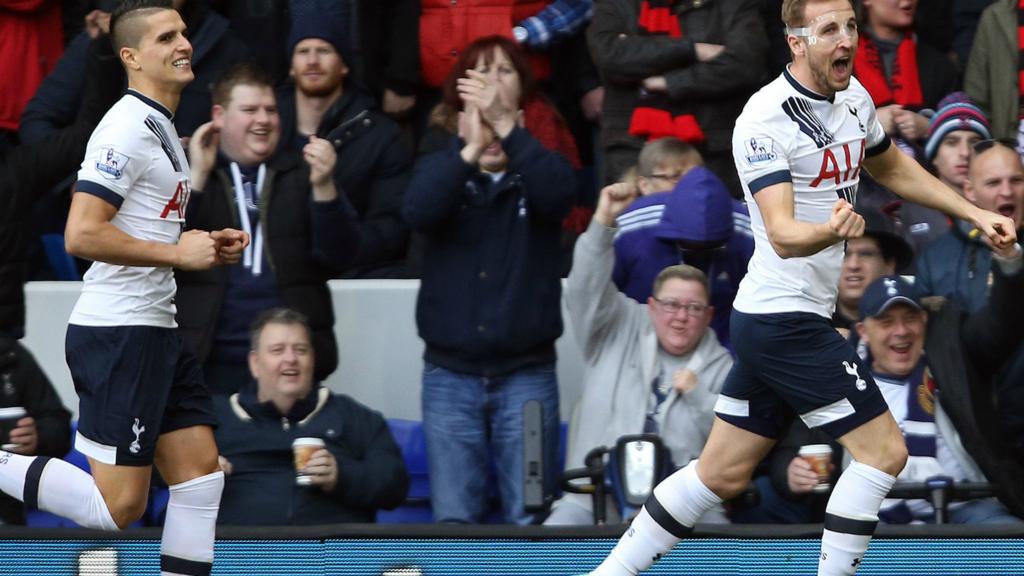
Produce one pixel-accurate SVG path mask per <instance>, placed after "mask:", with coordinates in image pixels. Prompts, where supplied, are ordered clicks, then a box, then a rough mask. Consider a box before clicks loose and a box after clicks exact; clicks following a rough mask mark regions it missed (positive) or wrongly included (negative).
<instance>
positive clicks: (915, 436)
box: [857, 249, 1024, 524]
mask: <svg viewBox="0 0 1024 576" xmlns="http://www.w3.org/2000/svg"><path fill="white" fill-rule="evenodd" d="M1013 253H1014V251H1013V250H1010V251H1007V252H1006V254H1007V256H1008V257H1009V261H1013V259H1014V257H1013ZM1015 259H1016V261H1017V263H1018V268H1019V263H1020V259H1021V256H1020V250H1019V249H1018V250H1017V251H1016V257H1015ZM1002 268H1003V270H1005V269H1007V267H1006V266H1003V267H1002ZM1020 275H1021V274H1020V272H1019V270H1018V271H1017V272H1016V273H1014V274H1012V275H1004V274H1000V278H999V280H997V281H998V282H1007V284H1010V285H1017V284H1019V277H1020ZM1015 277H1016V278H1015ZM1004 278H1006V279H1005V280H1004ZM1018 289H1019V288H1018ZM1001 292H1003V293H1007V292H1008V291H1007V290H1005V289H1004V290H1002V291H1001ZM1020 309H1021V306H1020V303H1019V302H1008V301H998V302H993V303H992V307H991V309H989V310H986V311H984V312H983V313H980V314H976V315H974V316H972V317H970V319H968V320H966V321H965V322H962V323H949V322H945V323H942V324H940V325H939V327H938V328H937V330H938V331H940V332H948V331H950V328H951V327H955V326H958V325H960V324H962V325H963V326H962V328H960V329H959V330H958V331H959V333H958V334H952V335H947V334H940V333H935V332H934V331H933V333H932V337H933V338H936V339H937V340H939V341H941V342H942V343H943V344H947V345H948V344H950V343H955V344H956V346H957V348H960V347H962V349H963V350H974V351H978V352H977V353H975V354H972V358H971V360H972V361H973V364H974V366H978V367H984V366H986V365H989V367H988V368H987V372H988V375H987V378H986V380H991V374H990V372H992V371H994V368H993V367H992V366H991V364H995V365H998V362H995V363H992V362H990V361H989V358H990V357H992V356H997V353H996V350H997V349H1001V350H1002V351H1003V352H1004V353H1005V352H1006V350H1007V349H1008V348H1012V347H1013V344H1014V340H1016V341H1017V342H1019V341H1020V336H1019V334H1020V331H1019V330H1015V332H1016V334H1017V336H1016V337H1013V336H1010V335H1007V334H1005V328H1007V327H1009V328H1010V329H1011V330H1014V329H1015V328H1019V324H1017V323H1015V322H1012V321H1007V319H1005V318H1004V319H1002V321H996V322H995V323H993V322H992V321H991V319H992V318H993V317H994V316H999V315H1005V314H1009V315H1013V314H1017V315H1018V316H1019V313H1018V312H1019V310H1020ZM942 313H943V312H942V311H941V309H936V314H937V315H939V314H942ZM954 314H956V312H954ZM860 318H861V321H860V322H859V323H858V324H857V331H858V333H859V334H860V338H861V341H863V342H864V343H865V345H866V350H867V352H866V358H865V362H866V364H867V365H868V366H869V367H870V368H869V369H870V371H871V374H872V375H873V376H874V377H875V381H876V382H877V383H878V386H879V388H880V389H881V391H882V395H883V396H885V400H886V403H887V404H888V405H889V411H890V412H891V413H892V415H893V417H894V418H895V420H896V422H897V423H898V424H899V425H900V428H901V430H903V434H904V436H905V438H906V440H907V448H908V452H909V454H910V455H909V459H908V463H907V466H906V468H905V469H904V470H903V472H902V473H901V474H900V475H899V482H924V481H925V480H927V479H928V478H930V477H932V476H949V477H951V478H953V480H954V481H957V482H959V481H970V482H988V481H989V479H988V478H986V476H985V474H984V473H983V471H982V468H980V467H979V465H978V463H977V462H976V461H975V458H979V460H980V461H981V462H983V463H985V464H989V462H986V458H987V457H988V456H989V454H988V453H989V452H993V451H994V450H996V449H997V448H996V446H997V445H994V444H993V443H991V442H987V441H985V440H984V439H982V438H977V437H976V434H977V433H976V432H975V430H977V428H976V427H968V426H965V425H964V422H965V420H966V418H965V412H966V413H969V412H970V410H969V409H967V407H968V406H971V403H966V406H962V405H956V403H955V402H951V401H950V400H947V399H946V392H949V393H950V399H954V398H957V397H958V396H957V395H958V394H960V393H961V392H962V390H963V389H964V388H978V387H980V386H987V383H985V382H981V381H970V382H968V381H964V379H962V378H960V377H959V374H958V373H956V372H952V371H946V370H944V368H945V367H946V366H948V364H947V363H946V362H944V361H943V360H944V359H941V358H940V359H939V361H938V362H937V363H936V367H937V368H938V371H936V372H935V375H934V376H933V369H932V366H931V364H932V362H931V361H930V359H929V358H928V356H927V355H926V354H925V351H926V350H927V349H928V348H929V345H928V342H927V341H926V338H925V336H926V333H927V332H928V323H929V315H928V313H927V312H926V311H925V310H924V309H923V308H922V307H921V305H920V304H919V303H918V301H917V299H916V297H915V296H914V289H913V287H912V286H911V285H910V284H909V283H908V282H907V281H906V280H904V279H902V278H900V277H899V276H884V277H882V278H879V279H878V280H876V281H875V282H873V283H872V284H871V285H870V286H868V289H867V291H866V292H865V294H864V299H863V300H862V301H861V306H860ZM965 318H966V317H965ZM937 320H938V321H941V320H939V318H937ZM953 330H954V331H957V328H953ZM950 336H952V337H950ZM970 340H975V341H976V342H978V341H980V342H986V343H990V342H997V344H995V346H994V349H987V350H986V349H984V348H985V347H980V346H966V345H964V344H962V342H968V341H970ZM941 350H942V351H943V354H946V353H948V352H946V351H947V350H948V348H946V347H941ZM972 376H974V374H972ZM978 380H980V378H979V379H978ZM937 390H938V391H941V392H942V393H943V394H941V395H939V394H937V393H936V391H937ZM958 424H959V426H958ZM965 443H966V444H967V445H968V446H972V445H977V444H988V445H989V447H988V448H986V453H984V454H977V453H976V454H974V455H973V456H972V454H971V453H970V452H969V451H968V449H967V448H965ZM988 468H989V470H988V471H989V472H991V468H990V467H988ZM1006 492H1008V493H1010V494H1015V495H1016V496H1015V497H1012V498H1010V499H1009V500H1008V501H1009V502H1011V503H1013V504H1015V505H1016V506H1018V507H1019V505H1020V495H1021V492H1022V488H1021V487H1020V486H1019V485H1018V486H1007V487H1006ZM1004 497H1005V496H1004ZM1018 512H1020V510H1018ZM879 516H880V517H881V518H882V520H883V521H885V522H887V523H899V524H902V523H909V522H912V521H924V522H934V510H933V508H932V506H931V505H930V504H929V503H928V502H926V501H923V500H887V501H886V502H885V504H884V506H883V508H882V510H881V511H880V512H879ZM950 521H951V522H952V523H954V524H1007V523H1009V524H1021V523H1024V521H1022V520H1021V519H1020V518H1019V517H1018V516H1014V515H1013V514H1011V513H1010V511H1009V510H1007V508H1006V506H1004V505H1003V504H1001V503H1000V502H998V501H996V500H995V499H994V498H990V499H981V500H970V501H966V502H956V503H953V504H952V505H951V506H950Z"/></svg>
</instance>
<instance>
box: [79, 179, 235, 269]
mask: <svg viewBox="0 0 1024 576" xmlns="http://www.w3.org/2000/svg"><path fill="white" fill-rule="evenodd" d="M116 215H117V208H116V207H115V206H114V205H113V204H110V203H109V202H107V201H106V200H103V199H102V198H99V197H98V196H94V195H92V194H88V193H81V194H75V195H74V196H73V197H72V198H71V210H70V212H69V214H68V224H67V228H66V229H65V231H64V245H65V248H66V249H67V251H68V253H69V254H72V255H74V256H78V257H79V258H86V259H88V260H98V261H100V262H106V263H108V264H118V265H122V266H158V267H173V268H180V269H182V270H204V269H207V268H212V267H213V266H215V265H217V264H219V263H220V258H219V256H218V240H215V239H214V238H212V237H211V235H210V233H209V232H204V231H201V230H190V231H188V232H185V233H184V234H182V235H181V238H180V239H179V240H178V243H177V244H164V243H162V242H151V241H148V240H140V239H138V238H135V237H133V236H131V235H129V234H126V233H124V232H122V231H121V230H120V229H119V228H117V227H116V226H114V224H113V223H111V220H113V218H114V216H116ZM236 232H237V231H236ZM245 241H246V242H247V240H245ZM243 248H244V246H243ZM239 250H240V249H239Z"/></svg>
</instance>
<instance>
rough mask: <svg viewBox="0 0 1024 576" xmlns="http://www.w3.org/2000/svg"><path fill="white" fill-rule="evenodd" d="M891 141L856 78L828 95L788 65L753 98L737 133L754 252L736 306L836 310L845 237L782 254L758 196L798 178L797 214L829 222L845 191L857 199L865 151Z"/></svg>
mask: <svg viewBox="0 0 1024 576" xmlns="http://www.w3.org/2000/svg"><path fill="white" fill-rule="evenodd" d="M889 144H890V141H889V138H888V136H886V135H885V131H884V130H883V129H882V126H881V124H879V123H878V120H877V119H876V118H875V107H874V104H872V102H871V97H870V96H869V95H868V93H867V91H866V90H864V87H863V86H861V84H860V82H858V81H857V79H855V78H853V79H851V80H850V86H849V87H848V88H847V89H846V90H843V91H842V92H837V93H836V94H835V96H834V97H833V98H826V97H825V96H822V95H820V94H817V93H815V92H813V91H811V90H809V89H807V88H806V87H804V86H802V85H801V84H800V83H799V82H797V80H796V78H794V77H793V76H792V75H791V74H790V73H789V70H788V69H787V70H786V71H784V72H783V73H782V75H780V76H779V77H778V78H776V79H775V80H773V81H772V82H771V83H770V84H768V85H766V86H765V87H764V88H762V89H761V90H760V91H758V92H757V93H756V94H754V95H753V96H751V97H750V100H749V101H748V102H747V105H746V106H745V107H744V108H743V113H742V114H740V117H739V118H738V119H737V120H736V129H735V131H734V132H733V139H732V150H733V157H734V159H735V161H736V171H737V173H738V174H739V177H740V181H741V182H742V184H743V193H744V195H745V196H746V200H747V206H748V207H749V209H750V225H751V229H752V231H753V233H754V255H753V256H752V257H751V259H750V264H749V265H748V270H747V275H746V276H745V277H744V278H743V281H742V282H740V288H739V291H738V292H737V294H736V301H735V302H734V304H733V306H734V307H735V308H736V309H737V310H739V311H740V312H744V313H746V314H772V313H779V312H812V313H814V314H818V315H820V316H825V317H826V318H830V317H831V316H832V311H833V310H834V308H835V302H836V293H837V292H838V289H839V272H840V269H841V268H842V264H843V250H844V243H843V242H838V243H836V244H834V245H832V246H830V247H828V248H825V249H824V250H822V251H820V252H818V253H817V254H813V255H811V256H805V257H798V258H788V259H783V258H780V257H779V255H778V254H777V253H776V252H775V249H774V248H773V247H772V245H771V242H769V240H768V234H767V231H766V230H765V227H764V219H763V218H762V216H761V211H760V209H759V208H758V206H757V202H756V201H755V200H754V198H755V196H756V194H757V193H758V192H759V191H760V190H762V189H764V188H766V187H768V186H771V185H773V184H778V183H781V182H792V183H793V198H794V201H793V202H794V216H795V217H796V219H797V220H799V221H802V222H812V223H820V222H827V221H828V220H829V218H830V217H831V215H832V205H833V204H835V202H836V200H837V199H838V198H840V197H843V198H846V199H847V200H848V201H849V202H850V203H851V204H853V203H854V202H855V200H856V195H857V184H858V182H859V181H860V170H861V162H862V161H863V160H864V158H865V156H872V155H874V154H879V153H881V152H884V151H885V150H886V149H887V148H888V146H889Z"/></svg>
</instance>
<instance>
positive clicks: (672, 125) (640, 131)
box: [629, 0, 704, 144]
mask: <svg viewBox="0 0 1024 576" xmlns="http://www.w3.org/2000/svg"><path fill="white" fill-rule="evenodd" d="M674 5H675V1H674V0H643V2H641V3H640V16H639V17H638V18H637V24H638V29H639V31H640V34H641V35H644V36H668V37H670V38H682V36H683V33H682V30H681V29H680V27H679V16H677V15H676V14H675V12H674V11H673V8H674V7H675V6H674ZM629 133H630V134H632V135H633V136H639V137H641V138H647V140H657V139H658V138H664V137H666V136H675V137H676V138H679V139H680V140H683V141H684V142H692V143H694V144H699V143H701V142H703V141H704V131H703V130H701V128H700V124H699V123H698V122H697V118H696V117H694V115H693V114H688V113H686V111H685V110H683V109H682V107H681V106H680V105H679V104H678V103H673V102H670V101H669V99H668V98H667V97H665V95H663V94H648V93H645V94H644V95H643V96H641V100H640V103H639V104H638V105H637V106H636V108H634V109H633V117H632V118H631V119H630V121H629Z"/></svg>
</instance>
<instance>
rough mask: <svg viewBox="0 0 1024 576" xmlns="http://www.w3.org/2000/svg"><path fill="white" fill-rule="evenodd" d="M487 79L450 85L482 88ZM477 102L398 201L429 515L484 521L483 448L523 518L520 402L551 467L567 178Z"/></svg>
mask: <svg viewBox="0 0 1024 576" xmlns="http://www.w3.org/2000/svg"><path fill="white" fill-rule="evenodd" d="M492 68H497V65H495V66H493V67H492ZM469 72H475V71H473V70H470V71H469ZM485 80H487V79H486V78H484V75H483V74H476V75H475V76H473V77H471V78H464V79H461V80H459V82H460V83H461V82H464V81H466V82H467V84H466V86H467V87H468V89H470V90H474V91H476V90H479V91H486V90H488V89H489V88H488V86H490V85H491V84H488V82H493V80H488V81H487V82H485ZM460 90H461V88H460ZM491 96H492V97H493V93H492V94H491ZM474 101H475V100H473V99H472V97H470V99H469V100H467V106H466V111H464V112H461V113H460V122H459V134H460V135H461V137H455V136H454V135H453V136H452V137H451V143H450V145H449V146H448V147H447V148H446V149H443V150H440V151H437V152H434V153H431V154H427V155H425V156H423V157H422V158H420V159H419V161H417V163H416V167H415V168H414V171H413V177H412V181H411V182H410V184H409V188H408V190H407V191H406V194H405V205H404V207H403V212H402V214H403V216H404V217H405V219H406V221H407V222H409V224H411V225H412V227H413V228H414V229H415V230H417V231H418V232H420V233H422V234H423V235H424V236H425V246H424V255H423V272H422V283H421V285H420V292H419V299H418V302H417V307H416V322H417V326H418V328H419V334H420V337H422V338H423V340H424V341H425V342H426V352H425V354H424V360H425V367H424V373H423V424H424V432H425V435H426V440H427V453H428V458H429V464H430V490H431V504H432V506H433V511H434V519H435V520H436V521H439V522H462V523H476V522H481V521H483V519H484V515H485V512H486V501H485V498H486V481H487V476H488V460H489V456H493V459H494V463H495V467H496V471H497V477H498V480H499V485H498V489H499V492H500V494H501V500H502V508H503V515H504V519H505V521H506V522H509V523H512V522H515V523H520V524H524V523H529V522H531V521H532V517H531V516H530V515H529V514H527V513H526V512H525V511H524V495H523V478H524V457H523V443H522V438H523V433H522V428H523V416H522V407H523V404H524V403H525V402H527V401H529V400H538V401H540V402H541V404H542V406H543V420H544V442H545V446H544V463H545V468H546V472H547V473H546V474H545V478H547V479H551V480H553V479H554V477H555V474H557V462H556V458H557V450H558V437H559V434H558V419H559V410H558V383H557V380H556V378H555V373H554V366H555V339H557V338H558V336H559V335H560V334H561V333H562V317H561V310H560V302H561V281H560V278H559V276H560V274H559V271H560V258H559V250H558V246H559V237H560V234H561V227H560V226H561V221H562V219H563V218H564V217H565V215H566V214H568V213H569V210H570V209H571V208H572V206H573V203H574V201H575V196H576V194H575V192H576V185H575V179H574V176H573V170H572V167H571V166H570V164H569V162H568V161H567V160H566V159H565V158H564V157H562V156H561V155H559V154H558V153H557V152H553V151H550V150H547V149H545V148H544V147H543V146H542V145H541V143H540V142H539V141H537V140H536V139H535V138H534V137H533V136H532V135H530V133H529V132H528V131H527V130H526V129H524V128H522V127H521V126H520V125H519V124H518V122H517V121H516V117H517V115H516V110H515V109H513V108H509V107H505V106H504V105H502V104H501V103H500V99H499V100H497V101H496V100H491V101H490V104H491V105H492V107H491V108H488V109H483V110H481V109H480V107H477V106H474V105H471V104H470V103H469V102H474ZM485 116H487V120H485V118H484V117H485Z"/></svg>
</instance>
